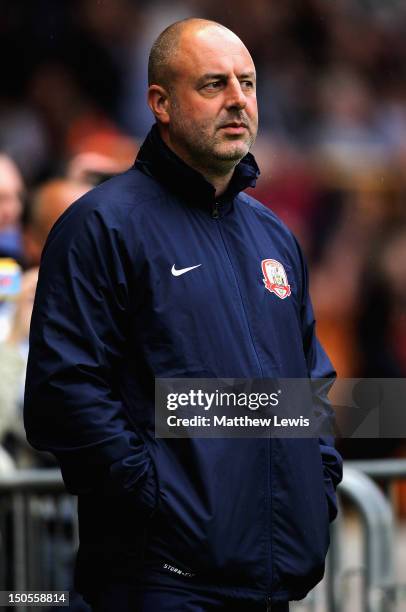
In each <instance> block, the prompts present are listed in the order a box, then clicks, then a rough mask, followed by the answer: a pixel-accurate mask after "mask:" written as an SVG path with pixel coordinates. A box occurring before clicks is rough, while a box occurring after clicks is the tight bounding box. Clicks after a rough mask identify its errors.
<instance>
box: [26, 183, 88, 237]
mask: <svg viewBox="0 0 406 612" xmlns="http://www.w3.org/2000/svg"><path fill="white" fill-rule="evenodd" d="M91 187H92V186H91V185H88V184H84V183H79V182H77V181H72V180H67V179H52V180H50V181H47V182H46V183H44V184H43V185H42V186H41V187H39V188H38V189H37V191H36V192H35V194H34V197H33V199H32V204H31V206H32V209H31V226H32V228H33V230H34V232H35V234H36V236H37V237H38V240H39V241H41V242H42V243H44V242H45V240H46V237H47V236H48V234H49V232H50V230H51V228H52V226H53V225H54V223H55V222H56V220H57V219H58V218H59V217H60V216H61V214H62V213H63V212H65V210H66V209H67V208H68V206H70V204H72V202H74V201H75V200H77V199H78V198H80V197H81V196H82V195H83V194H85V193H86V192H87V191H89V189H91Z"/></svg>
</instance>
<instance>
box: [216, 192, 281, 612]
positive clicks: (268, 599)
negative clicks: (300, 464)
mask: <svg viewBox="0 0 406 612" xmlns="http://www.w3.org/2000/svg"><path fill="white" fill-rule="evenodd" d="M220 206H221V204H219V203H218V202H216V203H215V205H214V207H213V210H212V218H213V219H215V220H217V221H218V220H219V219H220V211H219V207H220ZM217 227H218V228H219V233H220V236H221V239H222V242H223V245H224V249H225V251H226V254H227V257H228V260H229V262H230V266H231V269H232V271H233V274H234V278H235V283H236V286H237V289H238V292H239V295H240V301H241V307H242V310H243V313H244V317H245V322H246V325H247V329H248V333H249V336H250V339H251V345H252V349H253V352H254V355H255V358H256V361H257V364H258V369H259V372H260V375H261V378H263V376H264V373H263V371H262V367H261V362H260V360H259V356H258V353H257V351H256V348H255V344H254V339H253V337H252V333H251V328H250V325H249V321H248V315H247V313H246V310H245V307H244V302H243V300H242V295H241V292H240V288H239V285H238V280H237V275H236V273H235V270H234V266H233V264H232V261H231V257H230V254H229V252H228V249H227V246H226V242H225V239H224V236H223V232H222V231H221V224H220V223H219V224H218V226H217ZM265 443H266V446H267V454H268V461H267V467H268V470H267V490H268V499H267V501H268V510H269V511H268V516H269V517H270V516H271V512H272V499H271V498H272V488H271V472H272V468H271V439H270V438H269V439H265ZM268 530H269V549H268V563H267V568H266V571H267V574H268V576H269V578H268V585H267V586H268V594H267V596H266V600H265V601H266V609H267V611H268V610H271V597H270V593H271V584H272V564H271V561H272V534H271V521H269V527H268Z"/></svg>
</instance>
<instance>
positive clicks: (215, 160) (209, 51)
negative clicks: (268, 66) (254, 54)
mask: <svg viewBox="0 0 406 612" xmlns="http://www.w3.org/2000/svg"><path fill="white" fill-rule="evenodd" d="M173 67H174V70H175V74H176V77H175V80H174V83H173V87H172V88H171V91H170V94H169V102H170V106H169V110H168V113H169V123H168V125H167V130H168V138H169V144H170V146H171V147H172V148H173V150H174V151H175V152H176V153H177V154H178V155H179V156H180V157H182V158H183V159H184V160H185V161H187V162H188V163H190V164H191V165H192V166H193V165H194V166H197V167H200V168H202V167H204V168H210V169H213V170H217V171H219V172H220V173H221V171H222V169H223V170H224V172H227V171H229V169H230V167H233V166H234V165H235V164H236V163H238V162H239V161H240V159H242V158H243V157H244V156H245V155H246V154H247V153H248V151H249V149H250V147H251V146H252V144H253V142H254V141H255V137H256V133H257V128H258V111H257V100H256V81H255V67H254V64H253V61H252V59H251V56H250V54H249V53H248V51H247V49H246V48H245V47H244V45H243V44H242V42H241V41H240V40H239V39H238V38H237V37H236V36H235V35H234V34H232V32H229V31H228V30H223V29H221V28H218V27H215V26H214V27H209V28H205V29H202V30H198V31H197V32H196V31H195V32H193V31H192V32H191V33H188V32H186V33H184V34H183V36H182V38H181V41H180V45H179V49H178V52H177V53H176V55H175V58H174V60H173Z"/></svg>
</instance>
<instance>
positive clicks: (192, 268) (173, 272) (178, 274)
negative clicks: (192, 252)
mask: <svg viewBox="0 0 406 612" xmlns="http://www.w3.org/2000/svg"><path fill="white" fill-rule="evenodd" d="M201 265H202V264H197V266H190V268H182V269H181V270H177V269H176V268H175V264H173V266H172V270H171V272H172V274H173V276H181V274H186V272H190V270H194V269H195V268H199V267H200V266H201Z"/></svg>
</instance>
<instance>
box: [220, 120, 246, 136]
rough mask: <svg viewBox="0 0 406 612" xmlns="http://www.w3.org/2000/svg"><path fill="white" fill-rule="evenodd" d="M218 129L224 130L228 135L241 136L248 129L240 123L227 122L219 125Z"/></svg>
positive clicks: (244, 124)
mask: <svg viewBox="0 0 406 612" xmlns="http://www.w3.org/2000/svg"><path fill="white" fill-rule="evenodd" d="M219 129H221V130H225V131H226V132H228V133H230V134H242V133H243V132H244V131H245V130H247V129H248V126H247V124H246V123H244V122H242V121H229V122H228V123H224V124H223V125H221V126H220V128H219Z"/></svg>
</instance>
